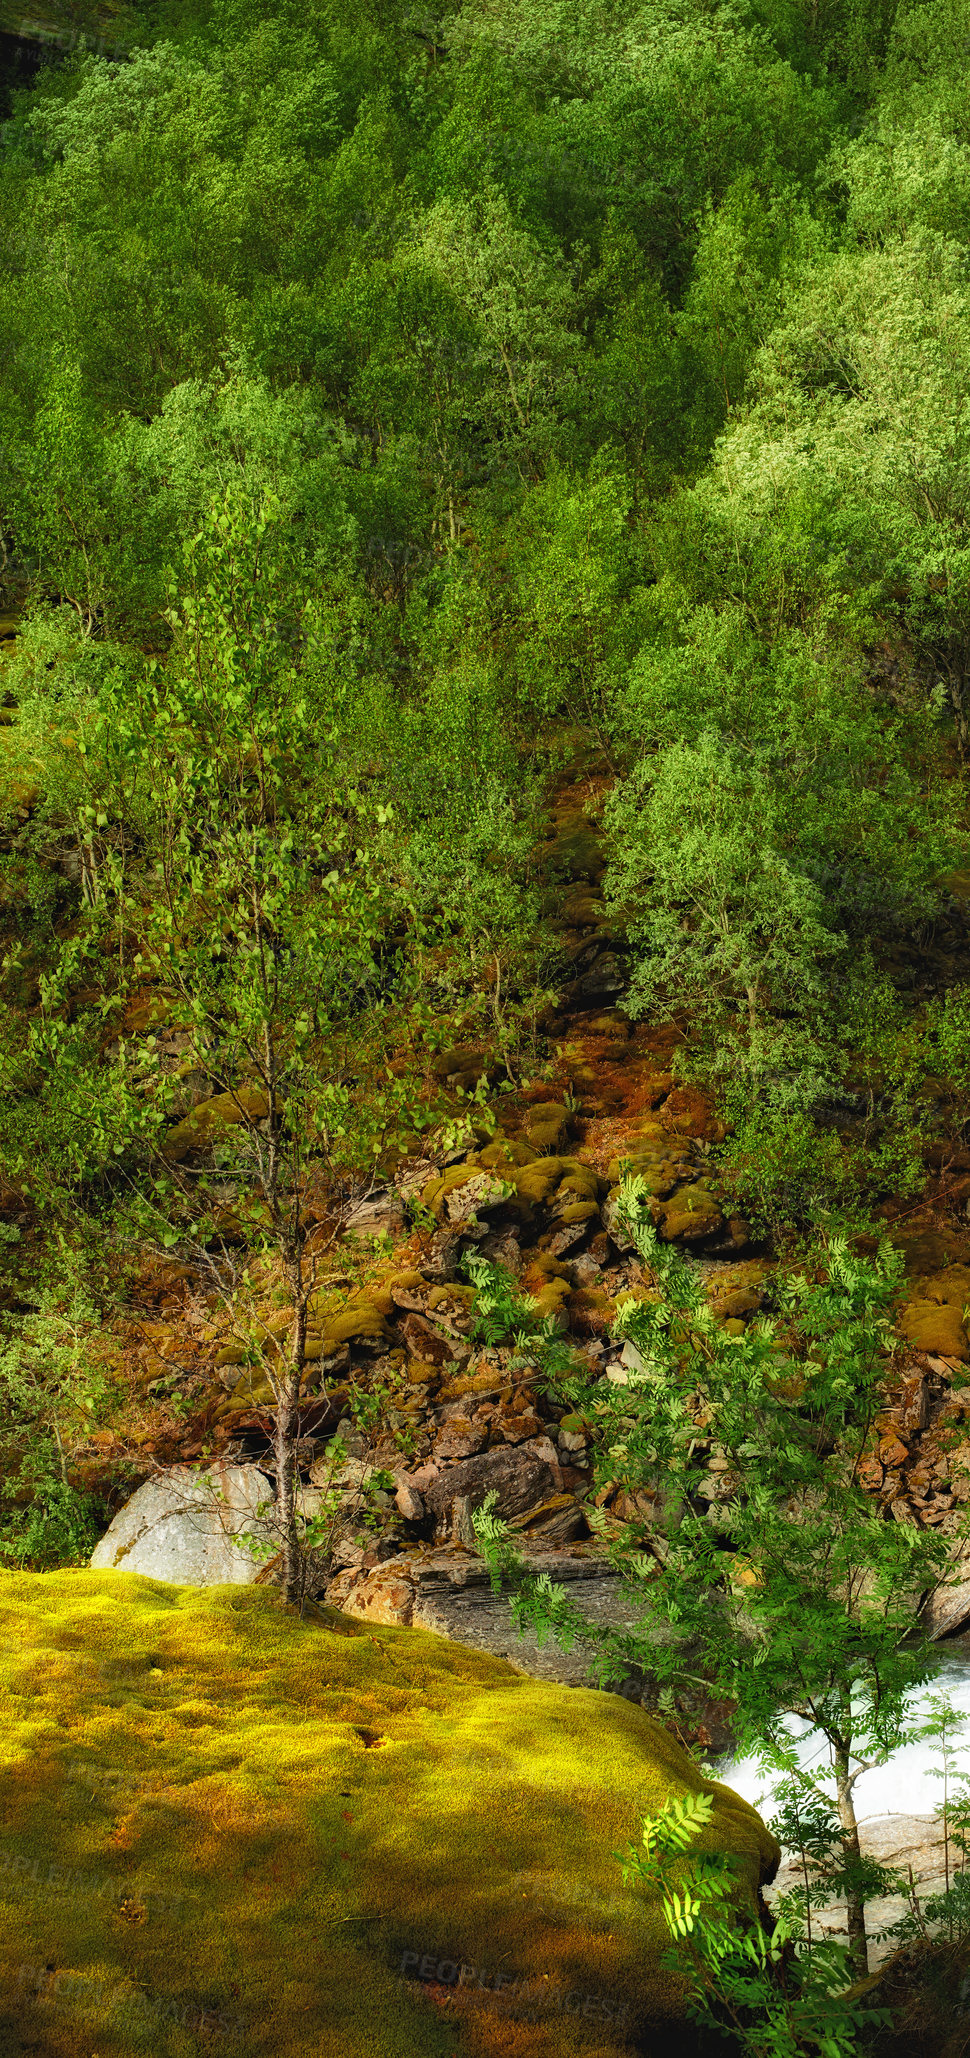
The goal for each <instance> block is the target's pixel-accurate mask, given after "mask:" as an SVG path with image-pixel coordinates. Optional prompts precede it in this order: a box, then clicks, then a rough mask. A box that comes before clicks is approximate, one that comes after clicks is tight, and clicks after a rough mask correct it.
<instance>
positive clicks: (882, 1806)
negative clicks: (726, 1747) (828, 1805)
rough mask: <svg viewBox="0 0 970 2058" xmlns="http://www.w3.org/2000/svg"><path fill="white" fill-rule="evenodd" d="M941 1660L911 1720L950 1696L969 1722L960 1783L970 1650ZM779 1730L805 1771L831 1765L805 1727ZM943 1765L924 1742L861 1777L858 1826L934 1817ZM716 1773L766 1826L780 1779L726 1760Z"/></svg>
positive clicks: (959, 1742)
mask: <svg viewBox="0 0 970 2058" xmlns="http://www.w3.org/2000/svg"><path fill="white" fill-rule="evenodd" d="M939 1659H940V1669H939V1672H938V1674H937V1676H936V1678H935V1679H934V1680H931V1681H930V1682H929V1684H928V1685H927V1686H925V1687H924V1688H922V1689H921V1691H920V1693H919V1694H918V1695H915V1696H914V1699H913V1702H912V1704H911V1705H912V1710H913V1719H914V1720H917V1721H919V1720H925V1719H926V1717H927V1716H928V1714H929V1708H928V1702H929V1700H930V1697H931V1696H932V1695H935V1694H941V1693H945V1694H947V1695H948V1697H949V1699H950V1700H951V1701H952V1703H953V1705H954V1707H955V1708H957V1709H959V1711H960V1712H961V1713H962V1714H964V1715H966V1716H967V1718H968V1719H967V1724H966V1728H965V1729H963V1730H961V1731H959V1732H958V1733H957V1735H956V1737H955V1738H954V1744H955V1747H956V1749H957V1750H958V1751H959V1754H960V1755H959V1758H958V1761H957V1766H956V1774H955V1776H956V1777H957V1778H959V1777H960V1776H961V1775H962V1774H966V1775H967V1776H968V1777H970V1644H968V1643H967V1642H966V1641H965V1640H964V1639H962V1638H961V1640H960V1641H959V1643H953V1644H949V1645H943V1646H941V1647H940V1650H939ZM779 1727H780V1728H784V1729H785V1730H787V1732H788V1734H789V1735H790V1736H793V1737H796V1738H798V1737H799V1736H801V1737H802V1739H803V1741H802V1743H801V1745H800V1748H799V1752H798V1755H799V1760H800V1762H801V1763H802V1764H803V1765H805V1766H806V1767H807V1766H809V1765H811V1766H812V1767H813V1768H815V1767H816V1766H820V1765H821V1766H824V1765H826V1764H827V1762H828V1757H829V1752H828V1746H827V1744H825V1743H823V1742H822V1741H821V1739H820V1738H819V1737H818V1735H817V1734H815V1735H812V1734H811V1733H810V1732H807V1729H806V1725H805V1724H804V1723H801V1722H799V1721H797V1720H796V1719H795V1718H785V1719H784V1721H783V1722H781V1723H780V1724H779ZM939 1764H940V1758H939V1748H938V1746H937V1745H934V1743H933V1742H932V1741H928V1742H922V1741H921V1742H918V1743H914V1744H906V1745H905V1746H904V1747H903V1748H902V1749H901V1750H899V1751H897V1752H896V1753H895V1754H894V1756H893V1757H892V1758H890V1760H889V1762H888V1763H887V1764H886V1765H880V1766H877V1767H875V1768H874V1769H873V1771H871V1772H863V1773H862V1775H861V1777H860V1778H859V1780H858V1782H857V1784H856V1789H855V1804H856V1812H857V1814H858V1817H859V1820H860V1821H862V1820H871V1819H872V1817H873V1816H877V1815H932V1813H933V1810H934V1808H936V1807H938V1806H939V1804H940V1802H941V1801H942V1799H943V1783H942V1781H941V1780H939V1779H934V1778H932V1777H931V1772H932V1768H933V1767H934V1766H939ZM712 1771H713V1774H714V1777H715V1778H716V1779H720V1780H723V1782H724V1785H725V1786H729V1787H731V1788H732V1789H733V1791H734V1792H735V1793H736V1794H740V1795H741V1796H742V1799H743V1800H745V1801H750V1802H752V1803H753V1805H754V1806H755V1807H756V1808H757V1810H758V1812H759V1814H760V1815H761V1816H762V1817H763V1818H764V1820H765V1821H768V1819H769V1818H770V1816H771V1815H772V1814H773V1813H774V1808H775V1801H774V1796H775V1793H776V1791H777V1788H778V1786H779V1785H780V1784H781V1779H782V1775H781V1774H775V1773H770V1772H766V1771H765V1770H764V1769H763V1767H762V1766H761V1765H759V1763H758V1761H757V1759H756V1758H740V1759H738V1758H732V1759H727V1758H722V1759H720V1760H719V1761H718V1763H717V1764H716V1765H715V1766H713V1767H712ZM827 1791H829V1792H830V1793H831V1794H832V1797H833V1799H834V1797H835V1782H834V1779H833V1780H831V1781H830V1782H829V1785H828V1788H827Z"/></svg>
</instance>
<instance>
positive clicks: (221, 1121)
mask: <svg viewBox="0 0 970 2058" xmlns="http://www.w3.org/2000/svg"><path fill="white" fill-rule="evenodd" d="M268 1107H269V1103H268V1101H267V1099H266V1095H265V1094H264V1093H263V1092H262V1090H261V1088H260V1087H258V1086H237V1087H236V1088H235V1090H234V1091H233V1092H232V1093H217V1094H215V1095H214V1097H213V1099H212V1100H203V1101H200V1102H199V1105H198V1107H197V1108H193V1109H192V1112H191V1114H189V1115H186V1117H185V1120H184V1121H183V1122H177V1123H176V1125H175V1127H174V1129H170V1130H169V1132H168V1135H167V1136H166V1138H165V1142H164V1143H163V1145H162V1156H163V1157H164V1158H167V1159H168V1161H169V1163H170V1164H173V1165H175V1164H178V1163H179V1161H180V1160H181V1159H182V1158H185V1157H187V1156H188V1154H189V1152H190V1151H192V1150H207V1149H208V1147H209V1145H210V1144H211V1143H213V1142H214V1141H215V1138H216V1137H217V1136H222V1135H223V1134H224V1133H225V1131H226V1130H227V1129H233V1128H238V1127H239V1126H240V1124H241V1123H246V1122H261V1121H262V1120H263V1119H264V1117H265V1115H266V1114H267V1112H268Z"/></svg>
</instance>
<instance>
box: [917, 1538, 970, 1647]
mask: <svg viewBox="0 0 970 2058" xmlns="http://www.w3.org/2000/svg"><path fill="white" fill-rule="evenodd" d="M961 1575H962V1576H961ZM920 1620H921V1622H922V1625H923V1628H924V1629H925V1631H926V1634H927V1636H929V1637H931V1638H932V1640H933V1642H934V1643H939V1641H940V1639H941V1637H944V1636H955V1635H956V1634H957V1631H958V1630H960V1629H965V1628H966V1626H967V1623H968V1622H970V1553H967V1552H963V1553H961V1555H960V1557H959V1558H958V1560H957V1562H956V1564H955V1565H954V1566H953V1568H952V1571H951V1575H950V1578H949V1580H948V1581H947V1582H946V1584H945V1585H943V1586H938V1587H937V1588H936V1591H935V1592H934V1593H932V1594H931V1595H930V1597H929V1600H928V1601H926V1602H925V1603H924V1606H923V1609H922V1613H921V1617H920Z"/></svg>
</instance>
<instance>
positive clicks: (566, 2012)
mask: <svg viewBox="0 0 970 2058" xmlns="http://www.w3.org/2000/svg"><path fill="white" fill-rule="evenodd" d="M0 1651H2V1654H3V1659H2V1662H3V1684H4V1687H5V1688H6V1690H7V1695H8V1705H9V1706H10V1708H11V1709H14V1710H16V1709H17V1708H26V1707H27V1705H28V1704H29V1707H30V1720H29V1722H28V1723H24V1722H23V1721H20V1722H18V1721H17V1720H15V1719H13V1718H11V1720H10V1721H9V1722H8V1723H7V1724H6V1725H5V1728H4V1732H3V1737H2V1742H0V1752H2V1758H3V1778H4V1783H5V1786H6V1788H7V1790H8V1797H9V1802H10V1805H8V1810H7V1813H8V1821H7V1828H6V1832H5V1839H4V1844H3V1849H2V1851H0V1896H2V1898H3V1900H4V1902H5V1907H6V1915H7V1920H6V1923H5V1924H4V1926H3V1932H2V1937H0V1958H2V1977H3V1988H4V1997H5V2005H4V2009H3V2023H4V2038H5V2041H4V2044H3V2048H4V2050H5V2051H6V2050H7V2049H8V2048H9V2049H11V2050H15V2049H16V2048H17V2043H18V2042H20V2041H22V2042H23V2043H24V2044H25V2045H27V2047H28V2048H29V2049H31V2050H33V2051H39V2050H40V2049H41V2047H42V2048H43V2050H44V2051H45V2052H47V2051H49V2052H50V2053H51V2058H53V2053H54V2051H55V2050H56V2051H57V2052H58V2053H64V2054H66V2053H68V2052H71V2053H72V2054H73V2053H78V2052H82V2051H83V2052H91V2051H94V2050H95V2048H96V2049H97V2050H99V2051H100V2052H101V2053H102V2054H104V2053H106V2052H108V2051H111V2052H118V2053H119V2054H121V2053H122V2052H125V2053H127V2052H130V2051H134V2050H135V2049H138V2050H142V2049H145V2050H148V2049H151V2050H152V2051H153V2052H157V2053H158V2054H159V2058H162V2054H163V2053H164V2054H168V2053H169V2052H171V2053H172V2054H173V2058H174V2053H175V2052H176V2050H178V2051H183V2050H184V2051H188V2050H189V2048H192V2049H195V2048H196V2047H197V2046H198V2048H199V2049H201V2047H202V2044H203V2043H205V2045H206V2047H207V2048H208V2046H209V2045H210V2043H211V2044H212V2048H213V2049H216V2048H217V2049H219V2050H220V2051H222V2050H224V2051H225V2052H226V2053H227V2054H229V2053H231V2054H232V2058H258V2054H260V2053H265V2052H266V2051H267V2049H268V2048H270V2047H271V2048H272V2051H273V2053H274V2058H305V2054H307V2053H309V2052H311V2051H312V2052H314V2053H317V2052H321V2053H322V2052H324V2051H326V2052H331V2051H333V2052H336V2051H339V2052H340V2053H341V2054H342V2058H373V2054H374V2053H380V2054H381V2058H431V2054H432V2053H440V2054H441V2058H444V2054H445V2053H448V2052H451V2051H452V2050H455V2049H457V2048H459V2046H460V2048H461V2049H462V2051H465V2050H466V2049H467V2051H468V2052H469V2054H471V2052H473V2051H474V2052H477V2053H481V2054H482V2058H499V2053H503V2054H509V2053H511V2052H513V2051H515V2052H520V2053H522V2054H525V2053H526V2052H528V2054H529V2058H594V2054H595V2058H624V2054H628V2053H629V2052H630V2051H631V2050H633V2049H639V2050H649V2051H650V2053H651V2058H668V2054H673V2053H677V2054H679V2058H688V2054H691V2053H692V2051H693V2048H694V2046H693V2040H692V2035H691V2031H690V2028H689V2026H688V2025H685V2023H684V2019H683V2014H682V2010H683V2005H684V1993H683V1987H682V1985H681V1984H680V1982H678V1980H677V1979H676V1977H675V1976H673V1975H672V1974H671V1973H670V1972H669V1971H668V1970H667V1968H666V1967H665V1966H664V1965H663V1964H662V1962H661V1960H662V1958H663V1956H664V1954H665V1952H666V1949H667V1944H668V1938H667V1933H666V1929H665V1926H664V1923H663V1919H662V1916H661V1912H660V1910H659V1908H658V1906H657V1903H656V1901H655V1899H653V1898H652V1897H651V1896H650V1895H648V1894H646V1893H644V1892H643V1890H642V1889H637V1888H635V1887H633V1886H631V1887H626V1886H625V1885H624V1883H623V1878H622V1874H621V1871H620V1867H619V1865H618V1863H617V1860H616V1858H615V1857H614V1855H613V1854H614V1852H615V1851H617V1850H618V1849H623V1848H624V1847H625V1846H626V1845H627V1844H628V1843H638V1842H639V1835H640V1824H641V1820H642V1817H643V1815H644V1814H645V1813H655V1812H656V1811H657V1810H658V1809H659V1808H660V1807H661V1806H662V1805H663V1803H664V1801H665V1800H666V1799H668V1798H669V1797H671V1796H680V1795H685V1794H692V1793H706V1794H710V1795H711V1797H712V1799H713V1802H714V1810H713V1819H712V1822H711V1824H710V1827H709V1829H708V1830H707V1831H706V1832H705V1834H704V1837H703V1840H702V1844H701V1848H702V1849H705V1850H722V1851H725V1852H729V1853H730V1854H731V1855H732V1856H734V1857H735V1858H736V1859H737V1861H738V1864H739V1868H740V1885H739V1895H740V1898H741V1900H742V1902H743V1904H744V1905H745V1906H746V1907H747V1908H748V1909H749V1910H750V1911H751V1913H752V1915H753V1913H754V1906H755V1895H756V1890H757V1887H758V1885H759V1882H762V1881H765V1880H766V1879H767V1878H768V1877H770V1875H771V1873H772V1871H773V1869H774V1867H775V1866H776V1864H777V1862H778V1857H779V1853H778V1847H777V1845H776V1844H775V1842H774V1840H773V1838H772V1837H771V1836H769V1834H768V1832H767V1830H766V1829H765V1827H764V1825H763V1823H762V1822H761V1821H760V1819H759V1817H758V1816H757V1815H756V1813H755V1811H754V1810H753V1808H751V1807H749V1806H748V1805H747V1804H746V1803H745V1802H744V1801H742V1800H741V1799H740V1797H739V1796H737V1795H736V1794H732V1793H731V1791H730V1790H729V1789H728V1788H727V1787H724V1786H722V1785H720V1784H719V1783H718V1782H716V1781H714V1780H711V1779H708V1778H706V1777H705V1776H704V1775H703V1774H702V1773H701V1772H700V1770H699V1769H698V1766H697V1765H696V1763H695V1762H694V1761H693V1760H692V1759H691V1758H690V1757H689V1756H688V1755H687V1753H686V1752H685V1751H684V1750H682V1749H681V1747H680V1746H679V1745H678V1744H677V1743H676V1741H675V1740H674V1738H673V1737H672V1736H671V1735H670V1734H669V1733H668V1732H667V1731H665V1730H664V1729H663V1728H661V1726H660V1725H659V1724H658V1723H656V1722H654V1721H652V1720H651V1719H650V1718H649V1717H648V1716H647V1715H646V1714H645V1713H644V1711H643V1710H642V1708H640V1707H637V1706H632V1705H631V1704H630V1703H628V1702H627V1701H626V1700H624V1699H623V1698H621V1697H620V1696H619V1695H615V1694H603V1693H597V1692H595V1691H591V1690H587V1689H584V1688H582V1687H577V1688H575V1689H574V1690H571V1691H564V1690H563V1688H562V1687H559V1686H554V1685H546V1684H543V1683H542V1682H540V1681H538V1680H535V1679H530V1678H526V1677H523V1676H522V1675H521V1674H520V1673H518V1672H515V1671H513V1670H512V1667H511V1666H510V1665H507V1664H505V1663H503V1662H502V1661H501V1660H500V1659H496V1658H493V1657H490V1656H488V1655H487V1654H486V1653H484V1652H482V1651H478V1650H473V1649H468V1648H465V1647H463V1646H462V1645H460V1644H457V1643H454V1642H451V1641H446V1640H445V1639H444V1638H442V1637H440V1636H436V1635H431V1634H429V1633H428V1632H427V1631H423V1630H420V1629H410V1630H405V1629H390V1628H380V1627H375V1626H374V1624H373V1623H363V1622H362V1623H355V1622H353V1621H351V1620H349V1619H348V1618H347V1617H346V1616H342V1615H339V1614H337V1613H335V1612H333V1611H331V1610H329V1609H322V1610H316V1609H313V1610H308V1611H307V1612H306V1613H305V1614H304V1616H303V1617H302V1619H301V1618H300V1617H299V1616H298V1615H297V1614H295V1613H292V1614H288V1613H286V1612H285V1611H283V1610H281V1608H280V1606H279V1601H278V1597H277V1596H276V1595H274V1594H272V1593H270V1592H267V1591H265V1590H264V1589H261V1588H259V1587H248V1588H246V1589H245V1590H244V1589H242V1588H238V1587H225V1588H223V1589H222V1590H221V1591H219V1590H208V1591H205V1592H201V1591H199V1590H198V1589H193V1588H191V1587H189V1588H185V1589H183V1590H179V1589H177V1588H174V1587H169V1586H165V1585H162V1584H160V1583H155V1582H153V1581H151V1580H148V1579H139V1578H137V1577H133V1576H132V1575H130V1574H128V1573H125V1572H107V1571H106V1572H90V1571H81V1572H78V1571H72V1572H53V1573H44V1574H29V1573H20V1572H12V1573H11V1572H2V1573H0ZM119 1787H121V1788H122V1790H123V1791H124V1793H125V1794H126V1796H130V1797H131V1798H130V1799H126V1802H125V1806H124V1821H123V1822H122V1823H119V1822H118V1814H119V1807H118V1791H119ZM254 1882H255V1886H254ZM578 1884H581V1886H582V1889H583V1892H582V1896H578V1895H577V1893H576V1888H577V1885H578ZM257 1889H258V1890H257ZM220 1939H221V1940H223V1941H222V1942H221V1943H220V1941H219V1940H220ZM233 1939H235V1940H236V1942H235V1946H233V1944H232V1940H233ZM225 1940H228V1942H226V1941H225ZM48 1966H50V1967H52V1968H54V1973H55V1975H56V1976H57V1977H58V1978H59V1980H60V1985H59V1989H58V1987H55V1988H53V1989H51V1988H50V1986H49V1985H48V1984H45V1982H48V1981H49V1980H50V1978H51V1974H49V1973H48V1972H47V1970H46V1968H47V1967H48ZM31 1967H35V1970H36V1986H34V1987H33V1988H32V1986H31V1979H32V1977H33V1974H32V1972H31ZM65 1968H66V1972H65V1974H64V1977H63V1978H61V1977H60V1975H61V1972H62V1971H63V1969H65ZM38 1997H39V1998H38ZM55 2000H56V2001H57V2006H56V2007H55V2006H52V2005H51V2003H52V2002H53V2001H55ZM41 2003H42V2004H43V2005H41ZM443 2004H447V2012H446V2014H443V2012H442V2009H443ZM203 2018H204V2021H203ZM203 2030H204V2033H203ZM213 2038H214V2042H213Z"/></svg>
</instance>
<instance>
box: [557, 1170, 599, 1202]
mask: <svg viewBox="0 0 970 2058" xmlns="http://www.w3.org/2000/svg"><path fill="white" fill-rule="evenodd" d="M602 1191H603V1181H602V1179H601V1178H600V1177H599V1175H598V1173H596V1172H594V1171H593V1168H592V1165H578V1166H577V1167H576V1170H575V1171H573V1172H567V1173H566V1176H565V1178H564V1179H562V1180H561V1181H560V1183H559V1185H558V1187H557V1188H556V1198H557V1200H562V1199H564V1198H565V1197H566V1196H567V1195H568V1196H570V1197H571V1198H572V1199H573V1200H591V1201H595V1200H599V1197H600V1194H601V1193H602ZM567 1205H568V1202H567Z"/></svg>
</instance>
